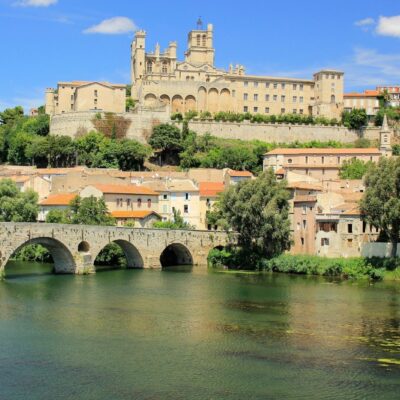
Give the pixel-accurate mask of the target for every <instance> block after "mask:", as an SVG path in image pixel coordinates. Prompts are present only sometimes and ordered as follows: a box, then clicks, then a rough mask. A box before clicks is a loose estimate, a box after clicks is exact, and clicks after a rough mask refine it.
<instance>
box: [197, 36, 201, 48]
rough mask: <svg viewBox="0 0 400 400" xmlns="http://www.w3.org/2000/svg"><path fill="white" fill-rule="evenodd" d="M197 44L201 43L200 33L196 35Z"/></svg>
mask: <svg viewBox="0 0 400 400" xmlns="http://www.w3.org/2000/svg"><path fill="white" fill-rule="evenodd" d="M196 44H197V46H200V45H201V36H200V35H197V36H196Z"/></svg>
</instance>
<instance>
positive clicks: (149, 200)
mask: <svg viewBox="0 0 400 400" xmlns="http://www.w3.org/2000/svg"><path fill="white" fill-rule="evenodd" d="M147 208H151V199H147Z"/></svg>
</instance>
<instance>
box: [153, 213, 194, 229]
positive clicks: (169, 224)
mask: <svg viewBox="0 0 400 400" xmlns="http://www.w3.org/2000/svg"><path fill="white" fill-rule="evenodd" d="M153 228H158V229H195V228H194V227H193V226H192V225H190V224H189V223H188V222H186V221H185V220H184V219H183V217H182V215H181V212H180V211H179V210H178V211H177V210H175V209H174V219H173V221H156V222H154V224H153Z"/></svg>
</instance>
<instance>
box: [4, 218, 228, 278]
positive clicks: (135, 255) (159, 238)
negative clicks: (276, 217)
mask: <svg viewBox="0 0 400 400" xmlns="http://www.w3.org/2000/svg"><path fill="white" fill-rule="evenodd" d="M0 240H1V246H0V275H3V274H4V268H5V267H6V264H7V262H8V260H9V259H10V257H11V256H12V254H13V253H14V252H15V251H17V250H18V249H20V248H22V247H23V246H24V245H27V244H41V245H43V246H44V247H46V248H47V249H48V250H49V251H50V252H51V254H52V256H53V259H54V269H55V272H56V273H64V274H85V273H94V272H95V267H94V261H95V259H96V257H97V255H98V254H99V253H100V251H101V250H102V249H103V248H104V247H105V246H106V245H108V244H110V243H113V242H114V243H117V244H119V245H120V246H121V248H122V249H123V251H124V253H125V255H126V258H127V262H128V268H158V269H159V268H161V267H162V266H163V263H164V261H163V260H166V258H168V257H170V259H171V257H173V261H174V262H175V263H176V264H175V265H179V264H192V265H202V264H206V263H207V255H208V253H209V251H210V250H211V249H213V248H215V247H217V246H225V245H227V244H228V243H229V238H228V235H227V234H226V233H224V232H212V233H211V232H208V231H186V230H164V229H132V228H117V227H105V226H84V225H59V224H38V223H9V222H5V223H0ZM164 266H165V264H164Z"/></svg>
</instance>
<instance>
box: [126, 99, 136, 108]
mask: <svg viewBox="0 0 400 400" xmlns="http://www.w3.org/2000/svg"><path fill="white" fill-rule="evenodd" d="M135 104H136V102H135V100H133V99H132V97H127V98H126V100H125V111H127V112H128V111H130V110H131V109H132V108H135Z"/></svg>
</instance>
